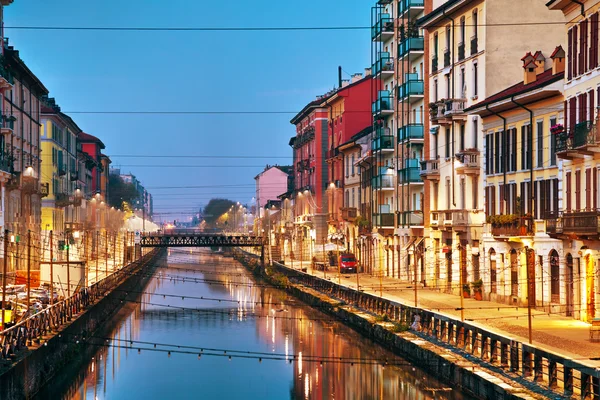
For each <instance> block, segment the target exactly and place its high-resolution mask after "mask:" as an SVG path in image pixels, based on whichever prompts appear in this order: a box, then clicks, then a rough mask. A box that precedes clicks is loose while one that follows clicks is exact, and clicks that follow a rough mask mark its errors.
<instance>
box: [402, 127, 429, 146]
mask: <svg viewBox="0 0 600 400" xmlns="http://www.w3.org/2000/svg"><path fill="white" fill-rule="evenodd" d="M423 137H424V136H423V124H409V125H404V126H403V127H401V128H398V141H400V142H403V141H405V140H409V139H423Z"/></svg>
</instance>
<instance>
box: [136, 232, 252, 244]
mask: <svg viewBox="0 0 600 400" xmlns="http://www.w3.org/2000/svg"><path fill="white" fill-rule="evenodd" d="M140 245H141V247H254V246H262V245H263V240H262V237H258V236H247V235H216V234H203V233H190V234H168V233H165V234H150V235H143V236H142V237H141V239H140Z"/></svg>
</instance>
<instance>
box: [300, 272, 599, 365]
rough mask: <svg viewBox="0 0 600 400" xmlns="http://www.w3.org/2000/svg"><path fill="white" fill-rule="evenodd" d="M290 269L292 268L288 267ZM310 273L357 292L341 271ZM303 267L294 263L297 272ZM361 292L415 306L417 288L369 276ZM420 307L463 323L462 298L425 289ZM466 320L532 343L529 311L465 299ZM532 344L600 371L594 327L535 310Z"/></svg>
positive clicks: (362, 280) (353, 278)
mask: <svg viewBox="0 0 600 400" xmlns="http://www.w3.org/2000/svg"><path fill="white" fill-rule="evenodd" d="M289 266H290V265H289V264H288V267H289ZM302 266H303V267H304V268H306V272H307V273H309V274H313V275H315V276H318V277H321V278H323V277H326V279H328V280H331V281H332V282H334V283H338V281H339V282H341V284H342V285H343V286H346V287H349V288H352V289H356V286H357V279H356V278H357V276H356V275H355V274H342V275H341V276H340V277H339V278H338V273H337V270H334V268H333V267H332V268H331V270H330V271H327V272H324V271H316V270H312V269H311V267H310V263H308V262H305V263H303V265H302ZM299 267H300V263H299V262H294V269H298V268H299ZM358 281H359V285H360V290H362V291H364V292H365V293H371V294H374V295H377V296H379V295H380V287H381V288H382V295H383V297H384V298H387V299H389V300H393V301H396V302H400V303H403V304H406V305H409V306H414V304H415V303H414V299H415V293H414V287H413V286H412V284H411V283H408V282H401V281H399V280H397V279H394V278H387V277H384V278H382V279H381V280H380V278H378V277H373V276H371V275H368V274H359V276H358ZM417 305H418V307H420V308H423V309H427V310H430V311H435V312H438V313H440V314H444V315H446V316H449V317H452V318H455V319H460V317H461V316H460V296H457V295H452V294H448V293H441V292H439V291H438V290H434V289H429V288H421V287H419V288H418V290H417ZM463 308H464V318H465V321H469V322H470V323H472V324H473V325H477V326H479V327H481V328H484V329H486V330H488V331H491V332H495V333H498V334H501V335H503V336H506V337H509V338H513V339H515V340H519V341H521V342H523V343H527V342H528V318H527V308H522V307H510V306H508V305H506V304H501V303H495V302H490V301H477V300H474V299H464V306H463ZM532 316H533V318H532V344H533V345H534V346H535V347H538V348H540V349H545V350H547V351H549V352H552V353H555V354H561V355H563V356H565V357H567V358H570V359H573V360H579V361H581V362H585V363H586V364H588V365H593V366H595V367H600V361H593V360H590V358H595V357H600V342H590V340H589V329H590V324H588V323H585V322H581V321H578V320H575V319H573V318H568V317H564V316H560V315H554V314H553V315H548V314H546V313H543V312H540V311H536V310H532Z"/></svg>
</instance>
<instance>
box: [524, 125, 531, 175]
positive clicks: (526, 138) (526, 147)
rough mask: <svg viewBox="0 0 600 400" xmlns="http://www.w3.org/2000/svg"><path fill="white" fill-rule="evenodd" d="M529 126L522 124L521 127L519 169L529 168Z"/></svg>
mask: <svg viewBox="0 0 600 400" xmlns="http://www.w3.org/2000/svg"><path fill="white" fill-rule="evenodd" d="M531 142H532V140H531V126H529V125H523V126H522V127H521V169H522V170H523V169H530V168H531V149H530V143H531Z"/></svg>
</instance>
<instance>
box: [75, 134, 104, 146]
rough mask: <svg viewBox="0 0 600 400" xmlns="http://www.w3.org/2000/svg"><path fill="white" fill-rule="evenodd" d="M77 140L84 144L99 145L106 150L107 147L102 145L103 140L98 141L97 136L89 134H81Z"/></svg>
mask: <svg viewBox="0 0 600 400" xmlns="http://www.w3.org/2000/svg"><path fill="white" fill-rule="evenodd" d="M77 138H78V139H79V141H80V142H83V143H98V144H99V145H100V148H101V149H105V148H106V146H105V145H104V143H102V140H100V139H98V138H97V137H96V136H93V135H90V134H89V133H85V132H79V135H77Z"/></svg>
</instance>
